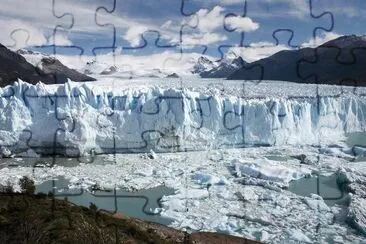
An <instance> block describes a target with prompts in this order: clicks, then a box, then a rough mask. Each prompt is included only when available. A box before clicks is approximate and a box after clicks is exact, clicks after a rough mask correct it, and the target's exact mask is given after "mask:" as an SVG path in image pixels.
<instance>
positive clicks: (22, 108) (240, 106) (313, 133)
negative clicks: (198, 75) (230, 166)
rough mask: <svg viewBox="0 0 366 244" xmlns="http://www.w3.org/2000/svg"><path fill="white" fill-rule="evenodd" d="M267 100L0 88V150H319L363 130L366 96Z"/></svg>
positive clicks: (158, 91)
mask: <svg viewBox="0 0 366 244" xmlns="http://www.w3.org/2000/svg"><path fill="white" fill-rule="evenodd" d="M263 95H266V94H263ZM266 97H267V98H259V97H252V98H250V97H249V98H248V97H245V98H242V97H238V96H233V95H231V94H222V93H220V92H213V93H211V94H209V93H205V92H198V91H196V90H194V89H172V88H166V89H165V88H164V89H163V88H156V87H152V88H146V87H145V88H144V89H137V88H136V87H135V88H133V87H132V88H131V87H130V88H126V89H124V90H120V91H108V92H106V91H105V90H104V91H103V90H101V91H98V89H95V87H94V86H92V85H90V84H81V85H80V83H73V82H69V83H66V84H65V85H59V86H45V85H43V84H41V83H39V84H37V85H30V84H28V83H24V82H22V81H19V82H16V83H15V84H14V85H13V86H8V87H6V88H3V89H0V145H1V146H5V147H7V148H9V149H10V150H12V151H13V152H22V151H26V150H28V149H33V150H34V151H36V152H38V153H41V154H63V155H67V156H80V155H85V154H88V153H90V152H94V153H114V152H116V153H122V152H145V151H149V150H151V149H153V150H154V151H158V152H171V151H186V150H203V149H212V148H222V147H245V146H258V145H262V146H271V145H285V144H293V145H295V144H296V145H315V146H318V145H323V144H332V143H336V142H337V141H339V140H340V139H342V138H343V136H344V135H345V133H349V132H356V131H364V130H365V128H366V97H364V96H358V95H356V94H353V93H344V94H343V93H342V94H341V95H339V96H324V97H314V96H313V97H311V96H304V97H296V98H288V97H280V96H277V97H276V96H274V97H271V96H266Z"/></svg>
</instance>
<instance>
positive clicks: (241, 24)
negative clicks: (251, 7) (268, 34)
mask: <svg viewBox="0 0 366 244" xmlns="http://www.w3.org/2000/svg"><path fill="white" fill-rule="evenodd" d="M225 21H226V24H227V25H228V26H229V27H230V28H231V29H236V31H239V32H241V31H246V32H251V31H255V30H257V29H258V28H259V24H258V23H255V22H254V21H253V20H252V19H251V18H248V17H241V16H232V17H228V18H226V20H225Z"/></svg>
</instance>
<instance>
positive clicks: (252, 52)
mask: <svg viewBox="0 0 366 244" xmlns="http://www.w3.org/2000/svg"><path fill="white" fill-rule="evenodd" d="M282 50H289V47H287V46H285V45H273V44H271V43H267V42H258V43H252V44H251V45H250V46H249V47H233V48H230V49H229V50H228V52H232V53H234V54H236V55H237V56H241V57H242V58H243V59H244V60H245V61H247V62H254V61H257V60H260V59H263V58H267V57H269V56H271V55H273V54H275V53H277V52H279V51H282Z"/></svg>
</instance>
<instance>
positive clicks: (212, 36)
mask: <svg viewBox="0 0 366 244" xmlns="http://www.w3.org/2000/svg"><path fill="white" fill-rule="evenodd" d="M226 40H227V36H225V35H220V34H217V33H205V34H191V35H185V36H184V37H183V43H182V45H183V46H184V47H185V48H192V47H194V46H198V45H209V44H212V43H216V42H219V41H226Z"/></svg>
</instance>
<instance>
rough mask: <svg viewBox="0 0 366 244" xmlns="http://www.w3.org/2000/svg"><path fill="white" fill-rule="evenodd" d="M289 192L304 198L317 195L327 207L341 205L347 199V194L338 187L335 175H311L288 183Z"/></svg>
mask: <svg viewBox="0 0 366 244" xmlns="http://www.w3.org/2000/svg"><path fill="white" fill-rule="evenodd" d="M289 191H291V192H293V193H295V194H297V195H300V196H306V197H308V196H310V195H311V194H317V195H319V196H321V197H323V199H324V202H325V203H326V204H327V205H328V206H333V205H335V204H340V205H343V204H345V201H346V199H347V194H346V193H345V192H344V191H342V190H341V189H340V187H339V186H338V183H337V176H336V175H335V174H333V175H331V176H323V175H320V176H318V175H313V176H311V177H307V178H302V179H299V180H296V181H292V182H290V186H289Z"/></svg>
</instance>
